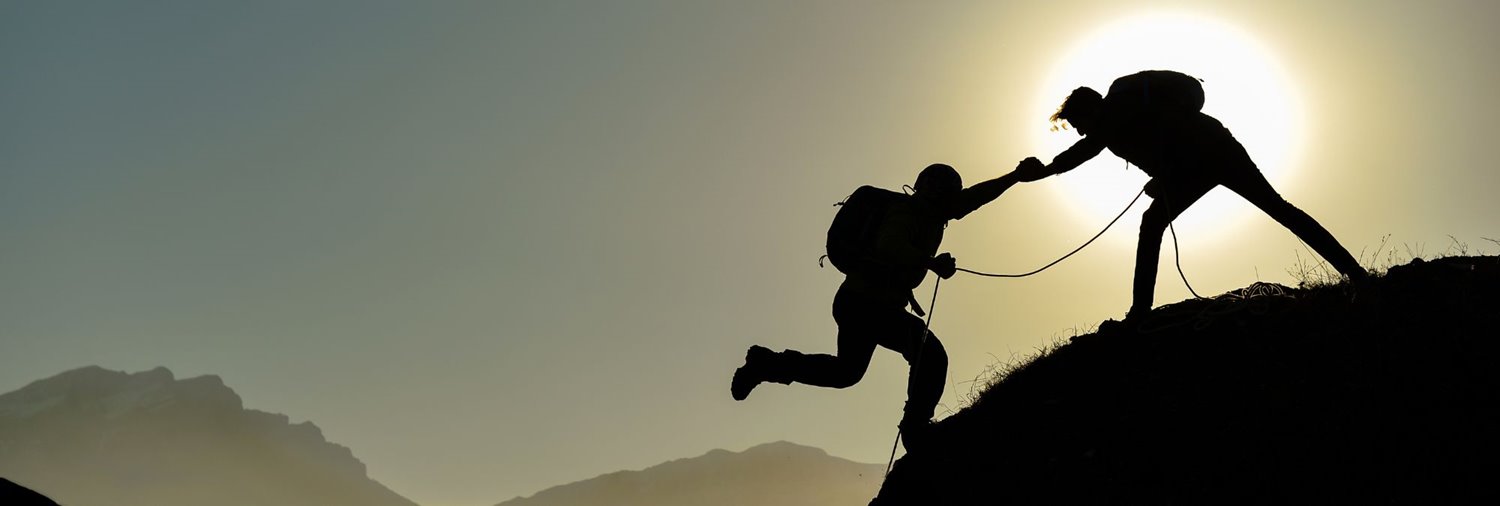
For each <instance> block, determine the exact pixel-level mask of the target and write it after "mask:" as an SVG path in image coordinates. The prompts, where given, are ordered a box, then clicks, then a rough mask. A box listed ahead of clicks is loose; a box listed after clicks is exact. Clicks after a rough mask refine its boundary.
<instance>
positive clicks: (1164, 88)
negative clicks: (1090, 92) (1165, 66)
mask: <svg viewBox="0 0 1500 506" xmlns="http://www.w3.org/2000/svg"><path fill="white" fill-rule="evenodd" d="M1104 104H1105V107H1107V108H1108V110H1109V114H1111V115H1118V116H1117V117H1121V118H1142V119H1154V118H1160V117H1163V116H1169V115H1175V114H1191V113H1196V112H1198V111H1202V110H1203V82H1202V81H1200V80H1199V79H1198V78H1196V77H1193V76H1190V75H1187V74H1184V73H1181V72H1175V71H1171V70H1146V71H1142V72H1136V73H1134V74H1131V75H1128V76H1125V77H1121V78H1119V79H1115V82H1114V83H1111V84H1110V85H1109V93H1108V94H1107V95H1105V96H1104Z"/></svg>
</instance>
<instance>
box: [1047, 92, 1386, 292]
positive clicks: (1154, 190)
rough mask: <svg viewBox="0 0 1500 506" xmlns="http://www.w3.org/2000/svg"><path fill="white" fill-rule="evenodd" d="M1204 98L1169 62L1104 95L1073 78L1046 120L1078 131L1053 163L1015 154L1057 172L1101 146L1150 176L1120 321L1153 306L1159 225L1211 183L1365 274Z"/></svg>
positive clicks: (1352, 271)
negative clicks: (1285, 194)
mask: <svg viewBox="0 0 1500 506" xmlns="http://www.w3.org/2000/svg"><path fill="white" fill-rule="evenodd" d="M1203 98H1204V95H1203V86H1202V84H1201V82H1200V81H1199V80H1198V79H1196V78H1194V77H1191V76H1188V75H1186V74H1183V73H1180V72H1174V71H1169V70H1147V71H1143V72H1139V73H1135V74H1131V75H1128V76H1125V77H1121V78H1119V79H1116V80H1115V81H1114V82H1113V83H1112V84H1110V87H1109V91H1108V94H1107V95H1104V96H1100V95H1099V92H1097V91H1094V90H1093V89H1091V88H1088V87H1080V88H1077V89H1075V90H1073V92H1072V93H1071V94H1069V95H1068V97H1067V99H1066V100H1064V101H1063V103H1062V106H1061V107H1059V108H1058V109H1057V112H1056V113H1055V114H1053V115H1052V118H1051V119H1052V122H1053V124H1054V128H1062V129H1067V128H1068V126H1069V125H1071V126H1072V127H1073V129H1074V130H1077V131H1078V135H1081V136H1083V139H1080V140H1079V141H1078V142H1076V143H1074V144H1073V145H1072V146H1071V147H1069V148H1068V149H1067V150H1064V151H1063V152H1062V153H1059V154H1058V155H1057V157H1056V158H1053V159H1052V163H1051V164H1043V163H1042V162H1041V161H1040V160H1038V159H1036V158H1027V159H1025V160H1022V161H1021V164H1020V167H1022V168H1025V169H1026V170H1028V171H1040V172H1042V173H1044V174H1047V175H1053V174H1061V173H1064V172H1067V171H1070V170H1073V169H1074V168H1076V167H1078V166H1079V165H1081V164H1083V163H1084V162H1086V161H1088V160H1089V159H1092V158H1093V157H1095V156H1097V155H1098V154H1099V153H1100V152H1102V151H1103V150H1104V149H1106V148H1108V149H1109V151H1110V152H1111V153H1114V154H1115V156H1118V157H1120V158H1123V159H1125V161H1127V162H1130V163H1131V164H1134V165H1135V166H1137V167H1140V169H1141V171H1142V172H1145V173H1146V174H1147V175H1149V176H1151V177H1152V179H1151V181H1150V182H1148V183H1147V184H1146V188H1145V192H1146V195H1147V196H1149V197H1151V199H1152V202H1151V207H1150V208H1148V209H1147V210H1146V213H1145V214H1144V215H1143V216H1142V217H1141V231H1140V237H1139V242H1138V243H1137V246H1136V256H1135V281H1134V287H1133V290H1132V301H1131V305H1130V309H1129V311H1128V312H1126V314H1125V321H1126V322H1131V321H1139V319H1140V317H1141V316H1144V315H1145V314H1146V313H1148V312H1150V310H1151V305H1152V302H1153V300H1152V299H1153V298H1154V297H1155V289H1156V268H1157V261H1158V257H1159V256H1160V254H1161V242H1162V234H1163V233H1164V232H1166V230H1167V226H1168V225H1170V224H1171V223H1172V220H1174V219H1176V218H1177V216H1178V215H1179V214H1182V212H1183V211H1184V210H1186V209H1187V208H1188V207H1189V206H1191V205H1193V203H1194V202H1197V201H1198V199H1199V198H1201V197H1203V195H1204V194H1206V193H1208V191H1209V190H1212V189H1213V188H1214V187H1216V186H1223V187H1225V188H1228V189H1229V190H1230V191H1233V192H1235V193H1236V194H1239V196H1241V197H1243V198H1244V199H1245V200H1248V201H1250V203H1251V204H1254V205H1255V207H1258V208H1260V210H1261V211H1263V212H1265V213H1266V214H1267V215H1269V216H1270V217H1271V218H1272V219H1274V220H1276V222H1277V223H1280V224H1281V225H1282V226H1284V227H1286V228H1287V229H1288V230H1290V231H1291V232H1292V233H1293V234H1295V235H1296V236H1297V237H1298V238H1299V239H1301V240H1302V241H1303V242H1305V243H1307V244H1308V246H1311V247H1312V249H1313V251H1316V252H1317V253H1318V254H1319V255H1321V256H1322V257H1323V258H1324V259H1326V260H1327V261H1328V263H1330V264H1332V265H1333V267H1334V268H1335V269H1338V271H1339V272H1340V273H1341V274H1343V275H1344V276H1347V277H1349V278H1350V279H1352V280H1362V279H1364V278H1366V277H1368V276H1369V273H1368V272H1366V271H1365V270H1364V268H1362V267H1360V266H1359V262H1358V261H1356V260H1355V259H1354V256H1353V255H1351V254H1349V251H1348V250H1347V249H1345V248H1344V247H1343V246H1342V245H1340V244H1339V242H1338V240H1337V239H1334V237H1333V234H1330V233H1329V232H1328V230H1327V229H1325V228H1323V226H1322V225H1320V224H1318V222H1317V220H1314V219H1313V218H1312V216H1309V215H1308V214H1307V213H1306V212H1303V211H1302V210H1301V209H1298V208H1297V207H1295V206H1293V205H1292V204H1291V203H1290V202H1287V201H1286V199H1284V198H1282V197H1281V195H1280V194H1278V193H1276V190H1275V189H1273V188H1271V183H1270V182H1268V181H1266V177H1265V175H1263V174H1261V172H1260V169H1259V168H1258V167H1256V165H1255V162H1254V161H1251V159H1250V155H1249V153H1247V152H1246V151H1245V147H1244V146H1242V145H1241V144H1240V143H1239V141H1238V140H1236V139H1235V138H1234V135H1232V134H1230V132H1229V129H1227V128H1225V127H1224V125H1223V124H1221V123H1220V122H1219V120H1217V119H1214V118H1213V117H1212V116H1209V115H1207V114H1204V113H1203V112H1201V109H1202V107H1203ZM1018 170H1019V169H1018ZM1044 177H1045V176H1044Z"/></svg>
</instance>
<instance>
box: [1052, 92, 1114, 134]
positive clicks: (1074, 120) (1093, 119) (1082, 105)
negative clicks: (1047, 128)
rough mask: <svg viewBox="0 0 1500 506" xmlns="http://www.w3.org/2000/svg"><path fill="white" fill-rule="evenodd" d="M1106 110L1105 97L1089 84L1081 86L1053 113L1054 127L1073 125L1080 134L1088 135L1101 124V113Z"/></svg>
mask: <svg viewBox="0 0 1500 506" xmlns="http://www.w3.org/2000/svg"><path fill="white" fill-rule="evenodd" d="M1103 111H1104V97H1103V96H1102V95H1100V94H1099V92H1097V91H1094V89H1093V88H1089V87H1087V86H1084V87H1079V88H1077V89H1075V90H1073V93H1071V94H1069V95H1068V98H1067V99H1066V100H1063V103H1062V105H1061V106H1059V107H1058V108H1057V112H1055V113H1052V125H1053V126H1052V128H1053V129H1056V128H1058V126H1059V124H1060V125H1061V127H1062V128H1064V129H1066V128H1068V125H1072V126H1073V128H1074V129H1075V130H1078V135H1088V134H1089V130H1092V129H1093V128H1094V127H1095V126H1097V125H1098V124H1099V117H1100V113H1102V112H1103Z"/></svg>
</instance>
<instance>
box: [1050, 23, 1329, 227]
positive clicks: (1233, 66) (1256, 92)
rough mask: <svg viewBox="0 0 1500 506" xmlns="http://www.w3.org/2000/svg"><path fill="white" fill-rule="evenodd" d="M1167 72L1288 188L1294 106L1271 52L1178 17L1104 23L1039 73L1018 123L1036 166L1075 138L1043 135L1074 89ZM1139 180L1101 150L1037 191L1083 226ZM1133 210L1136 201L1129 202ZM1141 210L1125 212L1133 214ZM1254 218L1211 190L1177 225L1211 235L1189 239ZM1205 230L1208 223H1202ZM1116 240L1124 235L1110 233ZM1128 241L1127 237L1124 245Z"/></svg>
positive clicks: (1238, 35)
mask: <svg viewBox="0 0 1500 506" xmlns="http://www.w3.org/2000/svg"><path fill="white" fill-rule="evenodd" d="M1150 69H1161V70H1177V71H1181V72H1184V73H1186V74H1188V75H1191V76H1194V77H1197V78H1199V79H1202V80H1203V81H1204V82H1203V88H1204V92H1205V94H1206V100H1205V104H1204V107H1203V111H1204V112H1205V113H1208V114H1209V115H1211V116H1213V117H1215V118H1218V119H1219V121H1222V122H1223V123H1224V126H1225V127H1228V128H1229V130H1230V131H1231V132H1233V133H1234V136H1235V138H1237V139H1239V141H1240V142H1241V143H1243V144H1244V145H1245V148H1246V149H1247V150H1248V151H1249V152H1250V156H1251V158H1252V159H1254V160H1255V162H1256V164H1257V165H1258V166H1259V167H1260V169H1261V172H1263V173H1264V174H1265V175H1266V178H1267V179H1269V180H1270V181H1271V184H1272V185H1273V186H1275V187H1277V188H1278V189H1282V188H1284V186H1285V185H1286V184H1287V183H1288V182H1290V177H1289V176H1290V175H1291V173H1292V168H1293V167H1294V166H1295V158H1296V154H1297V151H1298V148H1299V144H1300V141H1301V139H1302V136H1303V131H1302V128H1303V121H1302V117H1301V114H1302V112H1301V111H1302V108H1301V104H1300V103H1299V101H1298V99H1297V97H1296V95H1295V93H1294V90H1293V87H1292V85H1291V83H1290V81H1289V79H1288V78H1287V75H1286V73H1285V72H1284V71H1283V70H1282V69H1281V68H1280V66H1279V65H1277V63H1276V61H1275V60H1274V59H1273V58H1272V55H1271V54H1270V53H1269V52H1268V51H1267V50H1266V49H1265V48H1263V47H1262V46H1261V45H1259V44H1258V43H1256V41H1255V40H1254V39H1252V38H1251V37H1250V36H1248V35H1246V34H1245V33H1243V32H1241V31H1239V30H1237V29H1235V28H1233V27H1231V26H1228V25H1225V24H1223V23H1220V22H1217V21H1214V20H1212V19H1208V18H1203V17H1198V16H1192V15H1185V14H1153V15H1147V16H1141V17H1136V18H1129V19H1125V20H1123V21H1120V22H1116V23H1113V24H1110V25H1107V26H1105V27H1103V28H1101V29H1099V30H1097V31H1094V32H1093V33H1091V34H1089V35H1088V36H1087V37H1086V38H1084V39H1082V40H1081V41H1079V42H1078V43H1076V44H1075V45H1074V46H1073V47H1072V48H1070V49H1069V50H1067V52H1065V53H1064V54H1063V57H1062V58H1061V59H1059V60H1058V63H1057V64H1056V66H1055V67H1054V68H1053V69H1052V71H1051V72H1050V73H1049V77H1048V79H1047V80H1046V82H1045V84H1044V86H1043V87H1042V88H1041V90H1040V93H1039V95H1038V98H1037V101H1036V105H1035V109H1034V110H1033V111H1032V113H1031V114H1030V115H1029V116H1028V120H1029V121H1031V123H1030V125H1032V126H1030V127H1028V129H1029V130H1031V131H1034V132H1036V134H1035V138H1034V140H1033V145H1034V146H1036V147H1037V149H1038V151H1039V152H1040V153H1041V154H1040V155H1038V157H1039V158H1041V159H1042V161H1044V162H1048V161H1051V157H1053V156H1056V155H1057V153H1060V152H1062V151H1063V150H1064V149H1066V148H1067V147H1068V146H1070V145H1072V144H1073V143H1074V142H1076V141H1077V140H1078V139H1080V137H1079V136H1078V135H1077V133H1076V132H1075V131H1073V130H1057V131H1051V129H1050V127H1049V125H1048V123H1047V117H1048V116H1049V115H1051V114H1052V113H1053V112H1054V111H1055V110H1056V109H1057V106H1058V105H1059V104H1061V103H1062V100H1063V98H1065V97H1067V95H1068V93H1069V92H1070V91H1072V90H1073V89H1074V88H1076V87H1079V86H1088V87H1091V88H1094V89H1095V90H1098V91H1099V92H1100V93H1104V92H1106V91H1107V90H1108V88H1109V84H1110V82H1112V81H1113V80H1114V79H1115V78H1117V77H1120V76H1124V75H1128V74H1132V73H1135V72H1138V71H1141V70H1150ZM1146 180H1147V178H1146V176H1145V174H1143V173H1141V172H1140V171H1139V170H1125V162H1124V161H1122V160H1120V159H1119V158H1117V157H1115V156H1113V155H1112V154H1110V153H1109V152H1108V151H1105V152H1104V153H1103V154H1101V155H1100V156H1098V157H1096V158H1094V159H1093V160H1091V161H1090V162H1089V163H1087V164H1084V165H1083V166H1082V167H1079V168H1078V169H1075V170H1074V171H1073V172H1070V173H1068V174H1064V175H1062V176H1058V177H1056V178H1055V179H1053V180H1052V181H1050V182H1049V184H1048V185H1047V186H1049V187H1051V188H1053V189H1055V190H1056V191H1057V192H1058V193H1057V194H1058V195H1059V197H1060V198H1062V199H1063V200H1064V201H1065V202H1067V205H1068V207H1070V208H1072V209H1073V210H1075V211H1076V212H1075V213H1074V214H1075V215H1076V216H1077V217H1078V218H1079V219H1080V220H1082V221H1083V222H1085V223H1086V224H1087V225H1089V226H1095V225H1100V224H1102V223H1104V222H1106V221H1108V220H1109V219H1110V218H1112V217H1114V215H1115V214H1116V213H1118V212H1119V211H1120V208H1121V207H1123V206H1124V205H1125V203H1126V202H1128V201H1129V200H1130V197H1131V196H1132V195H1134V194H1135V192H1137V191H1139V189H1140V187H1141V186H1142V185H1144V184H1145V182H1146ZM1137 206H1141V204H1137ZM1142 209H1144V206H1141V207H1140V208H1138V209H1136V210H1135V212H1133V213H1132V214H1133V215H1135V216H1139V212H1140V211H1141V210H1142ZM1252 213H1256V214H1258V213H1259V211H1257V210H1255V208H1254V206H1252V205H1251V204H1250V203H1248V202H1246V201H1244V200H1243V199H1241V198H1239V196H1237V195H1235V194H1234V193H1233V192H1230V191H1228V190H1226V189H1224V188H1217V189H1215V190H1214V191H1212V192H1210V193H1209V194H1208V195H1207V196H1205V197H1204V198H1203V200H1200V201H1199V202H1198V203H1197V204H1196V205H1194V206H1193V207H1192V208H1190V209H1189V210H1188V211H1187V212H1186V213H1183V215H1182V216H1181V217H1180V218H1179V219H1178V221H1177V224H1178V227H1179V228H1190V229H1194V230H1199V231H1202V230H1211V231H1212V232H1211V233H1210V234H1207V235H1211V236H1214V237H1205V234H1204V233H1202V232H1199V233H1197V234H1195V235H1197V238H1198V239H1199V240H1200V241H1195V242H1201V240H1204V239H1212V238H1217V237H1223V236H1225V235H1227V234H1232V233H1233V232H1234V230H1233V229H1234V228H1236V227H1235V226H1233V225H1234V224H1236V223H1238V222H1240V221H1242V220H1244V219H1245V218H1247V217H1249V216H1251V214H1252ZM1208 224H1211V226H1204V225H1208ZM1114 235H1115V237H1116V238H1117V239H1119V238H1121V237H1125V236H1127V235H1129V234H1114ZM1131 242H1132V243H1133V237H1132V238H1131Z"/></svg>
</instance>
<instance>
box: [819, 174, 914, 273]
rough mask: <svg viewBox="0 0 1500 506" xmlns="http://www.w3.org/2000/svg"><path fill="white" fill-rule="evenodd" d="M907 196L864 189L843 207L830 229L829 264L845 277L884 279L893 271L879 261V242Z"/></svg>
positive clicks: (845, 201)
mask: <svg viewBox="0 0 1500 506" xmlns="http://www.w3.org/2000/svg"><path fill="white" fill-rule="evenodd" d="M905 198H907V197H906V195H904V194H901V193H896V192H893V191H890V190H886V189H882V188H876V187H874V186H861V187H859V188H857V189H855V190H854V193H853V194H850V195H849V198H847V199H844V201H843V202H840V203H838V204H834V205H836V206H840V207H839V212H838V214H835V215H834V216H833V224H832V225H829V226H828V255H827V256H828V260H829V261H830V262H833V266H834V267H835V268H837V269H838V270H839V272H842V273H844V274H864V275H872V276H874V275H880V274H881V273H883V272H884V271H887V270H889V267H888V266H884V265H881V264H880V262H879V261H877V260H876V258H875V254H874V253H875V241H877V240H879V235H880V225H881V223H883V222H885V217H886V214H887V213H889V212H890V210H891V207H892V206H893V205H895V204H896V203H897V202H901V201H902V200H903V199H905Z"/></svg>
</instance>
